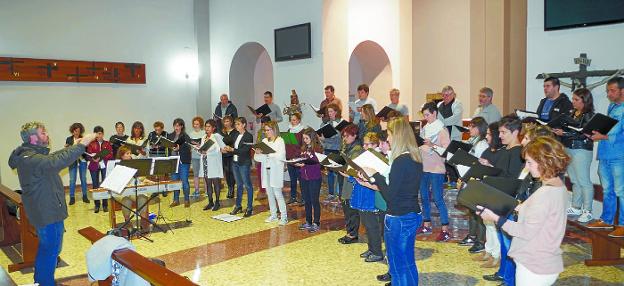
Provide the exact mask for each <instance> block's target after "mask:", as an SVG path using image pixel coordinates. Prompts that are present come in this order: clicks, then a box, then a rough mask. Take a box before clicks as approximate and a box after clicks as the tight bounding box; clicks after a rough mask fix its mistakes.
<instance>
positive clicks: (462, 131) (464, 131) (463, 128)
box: [453, 125, 470, 133]
mask: <svg viewBox="0 0 624 286" xmlns="http://www.w3.org/2000/svg"><path fill="white" fill-rule="evenodd" d="M453 127H455V128H457V130H459V132H461V133H466V132H468V131H470V130H469V129H468V128H466V127H464V126H459V125H453Z"/></svg>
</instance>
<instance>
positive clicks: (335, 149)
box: [319, 103, 344, 204]
mask: <svg viewBox="0 0 624 286" xmlns="http://www.w3.org/2000/svg"><path fill="white" fill-rule="evenodd" d="M326 110H327V116H328V119H329V121H328V122H326V123H321V127H323V126H325V124H331V125H332V126H334V127H336V126H337V125H338V124H340V123H341V122H342V121H344V120H343V119H342V114H341V109H340V106H338V105H336V104H335V103H330V104H328V105H327V109H326ZM319 139H320V140H321V143H322V144H323V149H324V150H325V151H324V154H325V155H329V154H338V153H340V146H341V144H342V138H341V137H340V132H337V133H336V135H334V136H332V137H330V138H325V137H323V135H322V134H321V136H320V137H319ZM342 182H343V177H342V176H339V175H338V174H337V173H336V172H334V171H333V170H328V171H327V198H325V201H323V203H336V204H339V203H340V201H339V197H340V194H341V190H342ZM334 183H335V184H334Z"/></svg>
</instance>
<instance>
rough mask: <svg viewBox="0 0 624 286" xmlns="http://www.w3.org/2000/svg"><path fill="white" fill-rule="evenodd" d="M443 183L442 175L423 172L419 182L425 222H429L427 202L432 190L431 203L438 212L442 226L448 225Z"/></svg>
mask: <svg viewBox="0 0 624 286" xmlns="http://www.w3.org/2000/svg"><path fill="white" fill-rule="evenodd" d="M443 183H444V174H434V173H428V172H423V176H422V179H421V180H420V199H421V201H422V209H423V218H424V221H425V222H431V202H430V201H429V190H430V189H431V190H433V201H434V202H435V204H436V206H437V207H438V211H439V212H440V223H442V225H448V224H449V218H448V210H447V209H446V203H445V202H444V196H443V194H442V192H443V191H444V189H443V186H442V184H443Z"/></svg>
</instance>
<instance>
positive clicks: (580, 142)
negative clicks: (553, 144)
mask: <svg viewBox="0 0 624 286" xmlns="http://www.w3.org/2000/svg"><path fill="white" fill-rule="evenodd" d="M571 112H572V113H574V109H572V110H571ZM592 117H594V113H593V112H587V113H583V114H581V115H580V116H576V117H575V116H574V115H573V114H572V115H571V116H570V118H571V119H572V121H573V122H571V124H569V126H572V127H580V128H583V127H585V125H587V123H589V120H591V119H592ZM561 143H563V146H565V147H566V148H569V149H585V150H590V151H591V150H594V141H593V140H591V139H590V138H588V137H587V136H585V134H582V133H580V132H577V131H575V130H572V129H569V128H564V131H563V135H562V136H561Z"/></svg>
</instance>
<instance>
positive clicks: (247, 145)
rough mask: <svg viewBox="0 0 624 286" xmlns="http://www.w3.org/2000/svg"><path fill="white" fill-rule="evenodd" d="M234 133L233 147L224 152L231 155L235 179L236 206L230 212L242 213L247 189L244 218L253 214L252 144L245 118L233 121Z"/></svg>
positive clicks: (232, 213)
mask: <svg viewBox="0 0 624 286" xmlns="http://www.w3.org/2000/svg"><path fill="white" fill-rule="evenodd" d="M234 127H235V128H236V131H234V132H233V133H232V137H233V138H234V143H233V145H232V146H231V147H230V146H226V147H225V148H224V150H225V151H226V152H228V153H231V154H232V155H233V156H232V171H233V173H234V178H235V179H236V206H235V207H234V209H233V210H232V212H230V214H231V215H235V214H237V213H239V212H241V211H242V209H243V208H242V201H243V189H244V188H247V210H246V211H245V215H244V217H249V216H251V215H252V214H253V186H252V184H251V174H250V168H251V144H252V143H253V135H251V133H249V132H247V120H246V119H245V117H238V118H236V120H234Z"/></svg>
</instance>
